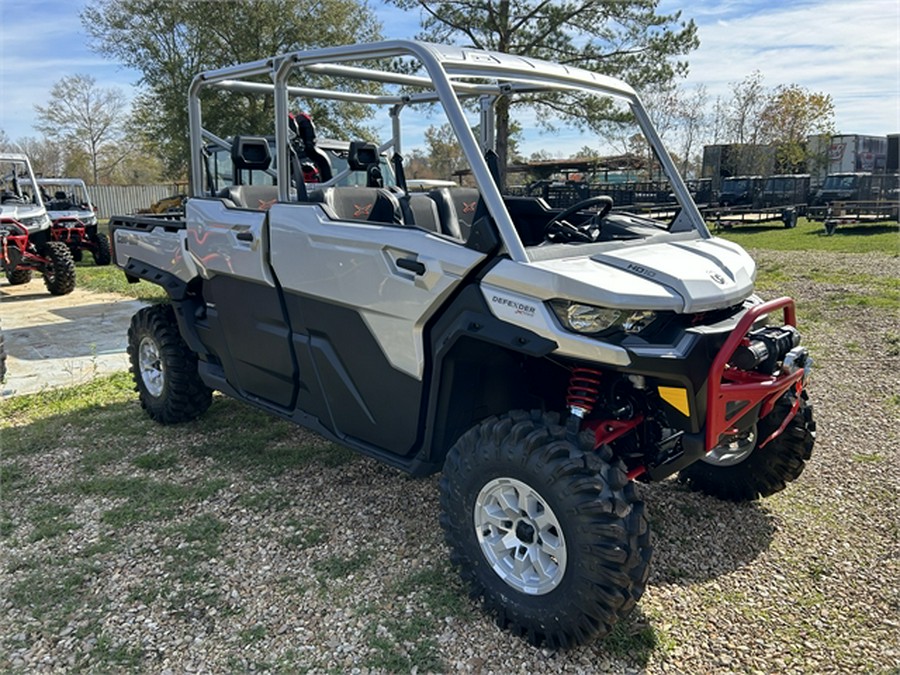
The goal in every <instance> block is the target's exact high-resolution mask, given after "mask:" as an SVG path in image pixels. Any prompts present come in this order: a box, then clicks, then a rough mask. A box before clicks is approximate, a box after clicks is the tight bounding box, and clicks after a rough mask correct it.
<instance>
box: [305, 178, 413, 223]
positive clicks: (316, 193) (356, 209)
mask: <svg viewBox="0 0 900 675" xmlns="http://www.w3.org/2000/svg"><path fill="white" fill-rule="evenodd" d="M309 200H310V201H311V202H318V203H320V204H322V205H323V207H325V212H326V213H328V215H329V217H331V218H334V219H335V220H352V221H357V222H364V223H386V224H394V225H402V224H403V210H402V209H401V207H400V202H399V200H398V199H397V197H396V195H394V194H393V193H391V192H390V191H389V190H386V189H384V188H369V187H331V188H322V189H320V190H312V191H310V193H309Z"/></svg>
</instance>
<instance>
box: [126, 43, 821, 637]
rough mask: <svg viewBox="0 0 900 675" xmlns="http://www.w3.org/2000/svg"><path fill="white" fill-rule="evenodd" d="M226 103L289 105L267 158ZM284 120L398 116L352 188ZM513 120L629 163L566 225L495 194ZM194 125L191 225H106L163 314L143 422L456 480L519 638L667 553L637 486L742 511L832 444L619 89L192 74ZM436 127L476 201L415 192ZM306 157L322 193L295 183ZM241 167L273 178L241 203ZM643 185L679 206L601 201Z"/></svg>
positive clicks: (334, 70)
mask: <svg viewBox="0 0 900 675" xmlns="http://www.w3.org/2000/svg"><path fill="white" fill-rule="evenodd" d="M398 60H400V61H405V62H406V64H405V65H406V68H404V69H403V70H404V72H405V73H417V74H400V73H398V72H397V70H396V69H395V68H393V67H392V65H393V64H395V63H396V62H397V61H398ZM263 80H265V81H266V82H272V83H273V84H271V85H267V84H261V83H260V82H262V81H263ZM208 91H216V92H220V93H219V94H218V95H221V92H235V93H236V94H237V95H239V96H247V95H250V94H258V95H260V96H271V97H273V99H274V106H273V107H274V111H275V117H274V119H273V126H274V128H275V141H274V144H273V145H272V146H271V148H274V156H273V151H272V150H271V149H270V144H269V142H268V141H267V139H266V138H265V137H263V136H237V137H234V138H233V140H232V141H231V142H226V141H224V140H223V139H225V138H227V137H228V135H229V131H228V130H223V129H215V130H211V129H205V128H204V127H203V125H202V114H201V109H202V105H201V98H203V97H202V96H201V94H204V95H205V94H206V93H207V92H208ZM292 98H295V99H296V100H297V102H298V104H299V105H303V104H304V102H305V101H307V100H309V99H321V100H324V101H326V102H329V104H331V105H337V104H339V103H341V102H344V101H349V102H352V103H353V104H355V105H357V106H369V107H370V108H371V109H372V110H373V112H377V111H383V112H386V113H387V115H386V117H385V118H384V120H385V121H384V124H383V125H382V126H381V127H379V129H380V131H381V133H383V134H384V136H385V139H384V140H383V141H382V142H380V143H377V144H376V143H367V142H363V141H352V142H351V143H350V144H349V147H348V152H347V157H346V160H347V161H346V166H345V167H344V168H343V169H342V170H339V171H331V170H330V168H329V170H328V171H325V170H324V169H325V168H328V167H326V164H327V162H328V158H327V156H324V157H323V155H324V153H321V152H320V151H317V148H316V144H315V137H314V134H312V135H311V134H309V133H308V131H307V132H304V131H303V130H302V129H300V130H296V129H294V128H293V127H294V126H295V125H294V124H293V122H292V121H291V120H292V118H291V117H290V116H289V107H290V106H289V102H290V100H291V99H292ZM504 99H505V100H504ZM204 100H205V99H204ZM501 100H503V102H504V103H503V104H504V105H507V104H508V106H509V109H510V110H511V111H512V112H513V113H516V112H517V111H521V113H522V116H521V117H519V118H518V119H517V121H518V122H519V123H520V126H522V127H523V129H525V134H526V136H528V137H529V138H531V137H533V138H538V137H539V135H540V133H541V132H542V131H543V132H545V135H544V137H543V139H544V142H545V143H546V144H547V146H546V147H556V146H558V145H560V144H561V143H563V142H567V143H569V142H570V141H569V139H570V136H571V134H570V131H571V130H568V129H564V128H563V127H564V123H565V120H562V119H554V120H551V121H552V122H553V125H554V129H552V130H551V131H550V135H549V136H547V134H546V129H545V127H542V126H541V125H539V124H536V123H535V117H534V116H533V115H531V114H530V113H529V112H528V111H529V110H531V109H532V108H531V107H529V106H533V105H534V104H535V102H538V104H540V101H544V102H547V103H549V104H551V105H552V107H553V108H555V109H567V110H578V107H579V106H584V105H590V106H592V109H593V110H608V111H609V119H610V120H614V119H615V120H617V121H616V122H610V123H609V125H608V126H607V127H606V128H607V131H608V132H609V133H608V134H607V137H608V138H612V139H613V140H615V139H620V140H621V139H625V140H626V141H627V142H628V144H629V147H632V148H637V149H638V150H640V153H639V154H630V155H628V156H627V157H626V156H623V155H621V152H619V153H618V157H619V158H618V159H616V158H613V157H612V155H614V154H616V153H615V149H614V148H613V146H612V145H611V144H609V145H608V148H609V150H608V152H609V154H610V158H609V159H607V160H605V161H604V162H603V164H602V166H601V165H600V164H599V163H598V166H597V167H596V173H597V175H598V176H606V177H608V179H609V180H608V181H607V182H606V183H604V182H603V181H600V183H599V184H598V185H592V188H591V189H594V190H595V192H596V194H593V195H591V196H589V197H588V198H587V199H585V200H583V201H581V202H578V203H574V204H572V205H571V206H569V207H568V208H565V209H558V208H550V207H549V206H548V204H547V203H546V202H545V201H544V200H542V199H540V198H537V197H517V196H513V195H511V194H505V193H504V191H503V190H502V189H501V187H500V185H501V183H502V181H501V180H499V179H498V177H499V175H500V173H501V172H500V171H499V167H498V166H497V162H496V159H497V155H496V154H495V152H494V140H495V139H494V133H493V129H494V124H493V122H494V111H495V106H496V105H497V103H498V101H501ZM520 102H522V103H524V105H523V106H521V107H520V106H519V103H520ZM435 104H437V105H435ZM435 110H436V111H437V113H435V112H434V111H435ZM189 111H190V125H191V126H190V128H191V143H192V156H191V179H192V182H191V186H190V196H189V198H188V200H187V204H186V211H185V217H184V220H173V219H159V218H155V219H154V218H148V217H118V218H113V219H112V221H111V231H112V235H113V253H114V258H115V260H116V263H117V264H118V265H119V266H121V267H122V268H123V269H124V271H125V273H126V275H127V276H128V277H129V279H131V280H134V281H136V280H138V279H145V280H148V281H151V282H153V283H157V284H160V285H161V286H162V287H163V288H165V289H166V291H167V292H168V295H169V297H170V300H171V302H170V303H169V304H166V305H157V306H154V307H148V308H145V309H142V310H141V311H140V312H138V314H137V315H136V316H135V317H134V320H133V322H132V325H131V328H130V330H129V354H130V357H131V363H132V370H133V374H134V378H135V381H136V383H137V387H138V392H139V396H140V400H141V404H142V405H143V407H144V408H145V409H146V410H147V412H148V413H149V415H150V416H151V417H153V418H154V419H156V420H158V421H160V422H163V423H176V422H183V421H186V420H190V419H193V418H195V417H197V416H198V415H201V414H202V413H203V412H204V411H205V410H206V409H207V407H208V406H209V405H210V403H211V395H210V394H211V391H212V390H214V389H215V390H218V391H221V392H224V393H225V394H227V395H229V396H232V397H234V398H237V399H240V400H243V401H246V402H248V403H250V404H251V405H255V406H258V407H259V408H261V409H263V410H265V411H267V412H269V413H271V414H273V415H276V416H279V417H282V418H285V419H289V420H292V421H294V422H296V423H298V424H302V425H304V426H307V427H309V428H311V429H314V430H316V431H318V432H319V433H321V434H322V435H324V436H326V437H327V438H330V439H332V440H334V441H336V442H339V443H342V444H344V445H347V446H349V447H352V448H355V449H357V450H359V451H360V452H363V453H366V454H369V455H371V456H373V457H376V458H378V459H380V460H382V461H385V462H388V463H390V464H392V465H394V466H397V467H401V468H403V469H405V470H407V471H409V472H411V473H414V474H420V475H421V474H428V473H432V472H443V477H442V479H441V482H440V489H441V511H442V512H441V516H440V522H441V526H442V527H443V529H444V532H445V535H446V539H447V543H448V545H449V549H450V558H451V560H452V561H453V563H454V564H455V565H456V566H458V567H459V569H460V572H461V574H462V577H463V578H464V579H465V580H466V581H467V582H468V584H469V585H470V586H471V588H472V590H473V592H474V593H476V594H478V595H481V596H482V597H483V598H484V602H485V606H486V608H487V609H488V610H489V611H490V612H492V613H494V614H495V615H496V617H497V619H498V621H499V622H500V624H501V625H502V626H504V627H508V628H509V629H511V630H512V631H514V632H516V633H517V634H521V635H524V636H526V637H527V638H528V640H530V641H531V642H533V643H535V644H541V643H545V644H548V645H550V646H561V645H570V644H574V643H579V642H583V641H585V640H588V639H590V638H591V637H593V636H596V635H603V634H606V633H607V632H608V631H609V630H610V629H611V627H612V626H613V624H614V623H615V622H616V621H618V620H619V619H621V618H622V617H623V616H625V615H626V614H627V613H628V612H630V611H631V610H632V608H633V607H634V606H635V603H637V601H638V599H639V598H640V597H641V594H642V593H643V591H644V588H645V586H646V583H647V578H648V574H649V564H650V557H651V543H650V529H649V523H648V519H647V515H646V512H645V509H644V504H643V503H642V501H641V500H640V498H639V496H638V493H637V491H636V490H635V487H634V483H633V481H634V480H635V479H640V480H650V481H652V480H661V479H664V478H666V477H668V476H671V475H673V474H676V473H678V474H679V476H680V478H681V480H682V481H683V482H684V483H686V484H687V485H688V486H689V487H691V488H693V489H697V490H702V491H704V492H707V493H710V494H713V495H716V496H719V497H723V498H726V499H734V500H749V499H755V498H757V497H759V496H765V495H769V494H772V493H773V492H776V491H778V490H781V489H782V488H784V487H785V483H786V482H788V481H792V480H794V479H795V478H797V477H798V476H799V475H800V473H801V471H802V470H803V467H804V463H805V461H806V460H807V459H809V457H810V453H811V450H812V447H813V440H814V422H813V419H812V410H811V407H810V406H809V405H808V403H807V395H806V390H805V384H806V379H807V371H808V370H809V367H810V359H809V357H808V354H807V350H806V349H805V348H804V347H801V346H799V341H800V334H799V332H798V331H797V329H796V328H795V324H796V317H795V310H794V303H793V301H792V300H790V299H789V298H779V299H776V300H771V301H768V302H763V301H762V300H761V299H759V298H758V297H756V296H755V295H754V294H753V282H754V278H755V276H756V268H755V265H754V263H753V261H752V260H751V258H750V257H749V256H748V255H747V254H746V253H745V252H744V251H743V250H742V249H741V248H740V247H739V246H737V245H735V244H732V243H729V242H727V241H724V240H720V239H716V238H714V237H712V236H711V234H710V232H709V231H708V229H707V227H706V225H705V224H704V222H703V219H702V218H701V216H700V214H699V213H698V211H697V208H696V206H695V205H694V203H693V202H692V201H691V197H690V194H689V192H688V190H687V188H686V187H685V184H684V183H683V181H682V180H681V178H680V177H679V176H678V174H677V171H676V170H675V167H674V165H673V163H672V160H671V159H670V157H669V155H668V154H667V152H666V150H665V148H664V147H663V146H662V144H661V142H660V139H659V137H658V136H657V134H656V132H655V131H654V129H653V127H652V125H651V124H650V122H649V119H648V116H647V113H646V112H645V110H644V108H643V107H642V106H641V103H640V101H639V100H638V97H637V96H636V95H635V92H634V91H633V90H632V89H631V88H630V87H629V86H628V85H627V84H625V83H623V82H620V81H618V80H615V79H612V78H609V77H605V76H602V75H598V74H596V73H593V72H587V71H584V70H579V69H577V68H572V67H569V66H563V65H557V64H553V63H546V62H541V61H537V60H535V59H530V58H522V57H517V56H510V55H506V54H499V53H489V52H484V51H478V50H472V49H466V48H456V47H444V46H437V45H431V44H424V43H418V42H412V41H392V42H386V43H379V44H369V45H353V46H348V47H340V48H330V49H322V50H315V51H308V52H297V53H292V54H287V55H282V56H279V57H273V58H272V59H268V60H260V61H256V62H254V63H249V64H246V65H241V66H234V67H230V68H225V69H222V70H217V71H212V72H205V73H202V74H200V75H198V76H197V77H196V78H195V80H194V83H193V85H192V87H191V90H190V93H189ZM440 113H443V114H445V118H446V122H447V123H448V124H449V126H450V128H452V130H453V132H454V134H455V136H456V139H457V141H458V145H459V154H460V156H461V157H464V158H465V160H466V164H467V168H468V175H469V176H470V179H471V181H472V185H473V186H472V187H456V188H448V187H446V186H441V187H435V188H434V189H431V190H428V191H411V190H409V189H408V187H409V185H408V182H407V181H406V179H405V170H406V168H407V165H406V164H405V162H404V160H403V157H402V153H401V142H403V143H409V142H410V139H413V141H415V139H416V136H415V134H416V132H417V130H421V128H422V126H423V125H422V118H423V116H427V115H431V114H440ZM376 120H377V118H376ZM622 120H630V122H631V123H632V124H631V127H630V128H628V129H620V128H619V124H620V122H621V121H622ZM545 121H546V120H545ZM405 122H408V123H409V124H404V123H405ZM376 123H377V122H376ZM436 123H437V124H439V123H440V120H438V121H437V122H436ZM476 125H477V127H478V129H479V131H480V138H476V136H475V135H474V134H473V131H472V129H473V128H474V127H476ZM298 139H299V141H298ZM298 142H299V145H302V148H300V147H299V146H298ZM598 142H600V143H601V144H602V143H603V142H604V138H603V137H600V138H598V137H594V138H593V140H592V143H594V144H596V143H598ZM209 143H213V144H216V145H219V146H221V147H225V148H227V149H228V152H229V159H230V161H231V162H232V165H231V169H232V172H231V176H232V184H229V185H225V186H220V185H218V184H217V183H216V181H213V180H210V176H211V173H214V167H211V165H210V161H209V158H210V153H209V152H208V151H207V149H206V146H207V144H209ZM572 147H573V148H579V147H581V145H580V144H579V143H576V144H574V145H572ZM301 150H302V152H301ZM382 153H388V155H389V156H390V157H391V165H392V167H393V171H392V174H393V175H392V177H391V180H386V177H385V175H384V174H385V169H384V167H383V166H382V165H381V162H380V160H379V157H380V156H381V155H382ZM301 157H305V158H307V159H309V158H315V161H320V162H323V164H322V167H323V171H322V172H321V173H320V174H319V175H320V176H322V177H324V176H326V175H327V178H325V180H324V181H321V182H308V181H306V180H304V179H303V177H304V176H305V175H306V172H305V171H302V170H301ZM253 171H269V172H273V173H274V176H275V183H276V184H275V185H264V184H258V183H254V184H247V181H246V180H245V176H247V175H248V172H253ZM626 172H630V174H631V176H630V177H631V179H635V178H641V177H651V176H652V178H653V179H654V180H657V179H658V178H659V177H660V176H665V177H667V178H668V180H669V181H670V186H671V193H672V195H674V199H675V200H676V201H675V202H674V203H672V204H669V205H659V204H656V205H653V206H652V208H651V207H644V206H643V205H641V204H637V203H636V204H632V205H630V206H628V207H627V208H625V209H617V210H612V208H611V207H612V199H611V198H610V197H609V196H607V195H605V194H603V190H604V189H605V188H604V185H608V186H609V187H610V188H611V187H612V186H613V185H614V183H615V181H616V180H617V179H618V178H619V174H623V173H626ZM351 174H352V175H354V176H357V177H358V180H357V181H354V182H355V183H357V184H356V185H347V184H346V181H345V179H346V177H347V176H348V175H351ZM634 174H640V175H639V176H635V175H634ZM443 178H449V176H443ZM392 183H393V184H392Z"/></svg>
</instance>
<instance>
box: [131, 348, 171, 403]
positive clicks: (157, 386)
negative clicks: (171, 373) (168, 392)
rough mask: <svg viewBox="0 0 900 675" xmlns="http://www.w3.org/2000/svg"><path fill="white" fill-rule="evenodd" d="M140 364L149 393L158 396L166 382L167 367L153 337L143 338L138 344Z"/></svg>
mask: <svg viewBox="0 0 900 675" xmlns="http://www.w3.org/2000/svg"><path fill="white" fill-rule="evenodd" d="M138 366H139V367H140V369H141V380H142V381H143V383H144V388H145V389H146V390H147V393H148V394H150V395H151V396H153V397H154V398H158V397H159V396H160V395H161V394H162V392H163V387H164V386H165V384H166V369H165V366H163V362H162V356H161V355H160V353H159V346H158V345H157V344H156V340H154V339H153V338H151V337H145V338H143V339H142V340H141V344H140V345H138Z"/></svg>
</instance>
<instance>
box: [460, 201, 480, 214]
mask: <svg viewBox="0 0 900 675" xmlns="http://www.w3.org/2000/svg"><path fill="white" fill-rule="evenodd" d="M477 203H478V202H463V213H475V204H477Z"/></svg>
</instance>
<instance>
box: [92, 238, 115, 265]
mask: <svg viewBox="0 0 900 675" xmlns="http://www.w3.org/2000/svg"><path fill="white" fill-rule="evenodd" d="M91 239H92V240H93V242H94V245H95V247H96V248H94V250H93V254H94V264H95V265H109V263H111V262H112V252H111V251H110V248H109V237H107V236H106V235H105V234H104V233H103V232H97V233H96V234H95V235H94V236H93V237H91Z"/></svg>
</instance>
